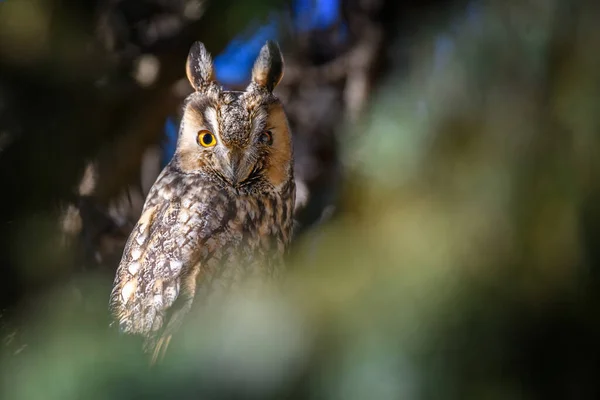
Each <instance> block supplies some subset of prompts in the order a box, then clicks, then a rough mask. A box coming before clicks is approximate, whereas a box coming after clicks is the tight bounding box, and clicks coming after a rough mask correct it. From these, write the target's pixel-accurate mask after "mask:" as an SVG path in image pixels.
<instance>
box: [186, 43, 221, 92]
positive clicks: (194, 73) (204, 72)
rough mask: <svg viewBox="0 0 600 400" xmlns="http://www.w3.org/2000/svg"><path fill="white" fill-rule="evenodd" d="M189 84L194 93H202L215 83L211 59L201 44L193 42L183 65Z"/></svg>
mask: <svg viewBox="0 0 600 400" xmlns="http://www.w3.org/2000/svg"><path fill="white" fill-rule="evenodd" d="M185 71H186V73H187V77H188V80H189V81H190V84H191V85H192V87H193V88H194V89H196V91H202V90H205V89H206V88H207V86H208V85H209V84H210V83H212V82H214V81H215V70H214V68H213V63H212V58H211V57H210V54H209V53H208V51H206V47H204V44H202V42H194V44H193V45H192V47H191V48H190V52H189V54H188V58H187V63H186V65H185Z"/></svg>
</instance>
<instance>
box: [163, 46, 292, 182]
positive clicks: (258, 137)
mask: <svg viewBox="0 0 600 400" xmlns="http://www.w3.org/2000/svg"><path fill="white" fill-rule="evenodd" d="M186 71H187V77H188V79H189V81H190V83H191V85H192V86H193V88H194V89H195V92H194V93H192V94H191V95H190V96H189V97H188V98H187V99H186V102H185V106H184V113H183V119H182V122H181V127H180V131H179V138H178V142H177V151H176V154H175V157H174V159H173V160H174V162H176V163H177V165H178V167H179V168H180V169H181V170H182V171H183V172H186V173H192V174H193V173H201V174H207V175H209V176H211V177H214V178H218V179H220V180H221V181H223V182H224V184H228V185H231V186H233V187H236V188H242V187H251V186H253V185H256V184H257V183H258V184H260V185H261V186H264V185H269V186H271V187H273V188H274V189H278V188H281V187H282V185H283V184H285V183H286V182H289V181H290V180H291V179H292V158H293V157H292V138H291V134H290V130H289V127H288V121H287V118H286V116H285V112H284V110H283V106H282V104H281V103H280V102H279V100H278V99H277V98H276V97H275V96H274V95H273V89H274V88H275V86H276V85H277V84H278V83H279V81H280V80H281V78H282V76H283V57H282V55H281V52H280V50H279V47H278V46H277V44H276V43H274V42H271V41H269V42H267V43H266V44H265V45H264V46H263V48H262V49H261V51H260V54H259V56H258V58H257V59H256V62H255V63H254V68H253V69H252V81H251V82H250V84H249V85H248V87H247V88H246V90H245V91H226V90H223V88H222V87H221V86H220V85H219V84H218V83H217V82H216V80H215V73H214V69H213V64H212V60H211V57H210V54H209V53H208V52H207V51H206V48H205V47H204V45H203V44H202V43H200V42H196V43H194V45H193V46H192V48H191V50H190V53H189V56H188V59H187V66H186Z"/></svg>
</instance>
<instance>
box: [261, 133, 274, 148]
mask: <svg viewBox="0 0 600 400" xmlns="http://www.w3.org/2000/svg"><path fill="white" fill-rule="evenodd" d="M258 141H259V142H260V143H262V144H266V145H268V146H270V145H272V144H273V135H272V134H271V131H264V132H263V133H261V134H260V136H259V137H258Z"/></svg>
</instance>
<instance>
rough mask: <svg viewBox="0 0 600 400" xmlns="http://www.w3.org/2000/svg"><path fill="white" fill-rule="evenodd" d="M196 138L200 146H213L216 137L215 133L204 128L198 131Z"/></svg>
mask: <svg viewBox="0 0 600 400" xmlns="http://www.w3.org/2000/svg"><path fill="white" fill-rule="evenodd" d="M196 140H197V141H198V144H199V145H200V146H202V147H213V146H214V145H215V144H217V139H216V138H215V135H213V134H212V133H211V132H209V131H206V130H202V131H200V132H198V138H197V139H196Z"/></svg>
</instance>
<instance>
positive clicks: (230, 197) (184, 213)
mask: <svg viewBox="0 0 600 400" xmlns="http://www.w3.org/2000/svg"><path fill="white" fill-rule="evenodd" d="M186 69H187V75H188V79H189V80H190V83H191V84H192V86H193V87H194V88H195V89H196V91H195V92H194V93H193V94H191V95H190V96H189V97H188V99H187V100H186V103H185V105H184V115H183V119H182V123H181V127H180V132H179V138H178V143H177V151H176V153H175V156H174V157H173V159H172V160H171V162H170V163H169V164H168V165H167V166H166V167H165V169H164V170H163V171H162V173H161V174H160V175H159V177H158V178H157V180H156V182H155V183H154V186H153V187H152V189H151V190H150V192H149V194H148V197H147V199H146V202H145V204H144V209H143V211H142V215H141V217H140V220H139V222H138V223H137V225H136V227H135V228H134V230H133V232H132V233H131V235H130V237H129V239H128V241H127V244H126V246H125V251H124V253H123V257H122V260H121V263H120V265H119V268H118V270H117V274H116V278H115V282H114V287H113V291H112V294H111V298H110V308H111V311H112V313H113V315H114V317H115V319H116V320H117V321H118V323H119V325H120V327H121V330H122V331H123V332H125V333H131V334H140V335H143V336H145V337H146V338H147V339H148V342H147V343H148V345H149V347H150V349H154V351H155V356H156V354H158V351H160V350H161V346H162V347H163V348H164V347H166V344H168V341H169V340H170V337H171V335H172V333H173V332H174V331H175V330H176V329H177V328H178V327H179V325H180V324H181V322H182V319H183V317H184V316H185V314H186V313H187V312H188V311H189V310H190V308H191V306H192V303H193V302H194V299H196V301H206V300H207V298H209V297H210V296H212V295H213V294H216V293H224V292H226V291H228V290H235V288H236V287H238V286H239V285H240V284H241V283H242V282H243V281H245V280H246V279H248V278H259V279H261V280H268V279H272V278H274V277H276V276H278V274H279V271H280V269H281V267H282V265H283V254H284V252H285V250H286V247H287V246H288V244H289V243H290V239H291V233H292V214H293V210H294V199H295V186H294V179H293V168H292V166H293V155H292V143H291V135H290V132H289V128H288V122H287V119H286V116H285V112H284V110H283V107H282V105H281V103H280V102H279V101H278V100H277V98H276V97H275V96H274V95H273V94H272V90H273V88H274V87H275V86H276V85H277V83H278V82H279V81H280V79H281V76H282V73H283V59H282V56H281V53H280V51H279V48H278V47H277V45H276V44H275V43H273V42H267V44H266V45H265V46H264V47H263V49H262V50H261V53H260V55H259V57H258V59H257V61H256V63H255V66H254V68H253V71H252V82H251V83H250V85H249V86H248V88H247V89H246V90H245V91H244V92H229V91H224V90H223V89H222V88H221V87H220V86H219V85H218V84H217V82H216V81H215V80H214V71H213V67H212V61H211V58H210V55H209V54H208V53H207V52H206V50H205V48H204V46H203V45H202V44H201V43H199V42H197V43H195V44H194V45H193V46H192V48H191V50H190V55H189V57H188V62H187V68H186Z"/></svg>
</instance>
